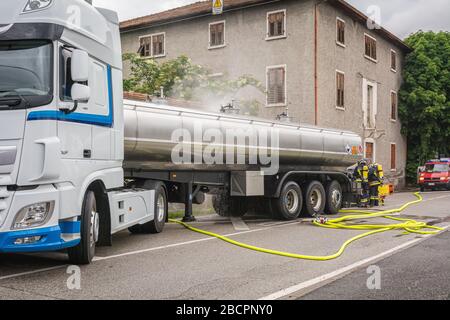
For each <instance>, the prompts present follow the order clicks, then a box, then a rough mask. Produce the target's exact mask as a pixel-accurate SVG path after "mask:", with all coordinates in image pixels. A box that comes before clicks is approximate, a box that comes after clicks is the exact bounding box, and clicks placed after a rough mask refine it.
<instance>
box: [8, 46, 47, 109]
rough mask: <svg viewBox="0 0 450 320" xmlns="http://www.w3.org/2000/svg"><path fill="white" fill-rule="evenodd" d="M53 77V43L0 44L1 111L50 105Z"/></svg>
mask: <svg viewBox="0 0 450 320" xmlns="http://www.w3.org/2000/svg"><path fill="white" fill-rule="evenodd" d="M52 74H53V45H52V43H51V42H49V41H42V40H33V41H0V107H2V108H0V110H2V109H5V106H6V107H9V108H26V107H37V106H41V105H45V104H49V103H50V102H51V100H52V98H53V85H52V82H53V79H52V78H53V76H52Z"/></svg>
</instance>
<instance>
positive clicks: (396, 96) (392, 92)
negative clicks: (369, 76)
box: [389, 90, 398, 122]
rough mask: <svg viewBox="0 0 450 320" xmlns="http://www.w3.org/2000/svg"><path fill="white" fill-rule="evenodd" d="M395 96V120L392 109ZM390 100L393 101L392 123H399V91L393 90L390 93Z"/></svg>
mask: <svg viewBox="0 0 450 320" xmlns="http://www.w3.org/2000/svg"><path fill="white" fill-rule="evenodd" d="M393 94H395V119H394V118H392V114H393V113H392V111H393V110H392V107H393V105H392V102H393V100H392V98H393ZM389 100H390V101H391V103H390V106H391V114H390V116H389V117H390V119H391V122H397V119H398V94H397V91H394V90H391V93H390V95H389Z"/></svg>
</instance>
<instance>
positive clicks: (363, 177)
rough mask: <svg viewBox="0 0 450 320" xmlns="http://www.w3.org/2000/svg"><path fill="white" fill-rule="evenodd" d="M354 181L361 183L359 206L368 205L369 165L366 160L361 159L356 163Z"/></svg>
mask: <svg viewBox="0 0 450 320" xmlns="http://www.w3.org/2000/svg"><path fill="white" fill-rule="evenodd" d="M353 176H354V179H355V182H356V183H360V184H361V194H360V199H359V204H360V206H361V207H367V206H368V205H369V199H370V195H369V165H368V162H367V160H361V161H359V162H358V163H357V165H356V168H355V171H354V173H353Z"/></svg>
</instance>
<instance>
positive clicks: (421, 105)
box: [399, 31, 450, 181]
mask: <svg viewBox="0 0 450 320" xmlns="http://www.w3.org/2000/svg"><path fill="white" fill-rule="evenodd" d="M406 43H407V44H408V45H409V46H410V47H411V48H412V49H413V51H412V52H411V53H410V54H409V55H408V56H407V57H406V62H405V68H404V83H403V86H402V89H401V91H400V94H399V116H400V119H401V121H402V125H403V128H402V131H403V133H404V134H405V135H406V136H407V141H408V160H407V178H408V180H409V181H415V179H416V170H417V167H418V166H420V165H423V163H424V162H425V161H426V160H428V159H430V158H434V157H436V156H438V155H441V154H444V155H447V156H450V33H449V32H438V33H434V32H423V31H419V32H417V33H415V34H412V35H411V36H409V37H408V38H407V39H406Z"/></svg>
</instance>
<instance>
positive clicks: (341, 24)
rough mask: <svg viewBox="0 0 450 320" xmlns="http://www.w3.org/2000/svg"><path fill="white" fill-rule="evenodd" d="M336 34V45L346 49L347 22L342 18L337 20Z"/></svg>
mask: <svg viewBox="0 0 450 320" xmlns="http://www.w3.org/2000/svg"><path fill="white" fill-rule="evenodd" d="M336 32H337V34H336V43H337V44H339V45H341V46H343V47H345V21H344V20H342V19H340V18H337V22H336Z"/></svg>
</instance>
